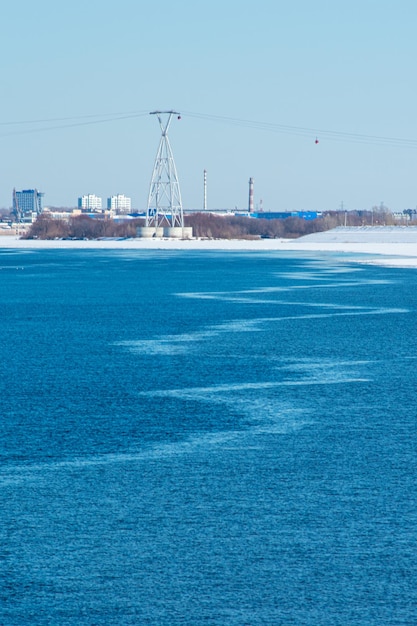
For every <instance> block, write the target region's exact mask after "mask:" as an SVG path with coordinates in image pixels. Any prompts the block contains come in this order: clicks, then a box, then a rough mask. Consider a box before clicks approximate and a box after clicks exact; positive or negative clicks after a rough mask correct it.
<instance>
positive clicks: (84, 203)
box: [78, 193, 102, 211]
mask: <svg viewBox="0 0 417 626" xmlns="http://www.w3.org/2000/svg"><path fill="white" fill-rule="evenodd" d="M78 208H79V209H81V210H82V211H101V208H102V200H101V198H99V196H96V195H94V194H93V193H90V194H88V195H86V196H81V198H78Z"/></svg>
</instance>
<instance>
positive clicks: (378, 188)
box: [0, 0, 417, 211]
mask: <svg viewBox="0 0 417 626" xmlns="http://www.w3.org/2000/svg"><path fill="white" fill-rule="evenodd" d="M54 8H55V5H54V4H52V2H51V0H38V2H36V3H32V2H29V0H21V2H19V3H17V4H16V3H9V4H7V5H6V6H5V7H4V9H3V12H2V25H3V34H2V38H1V41H0V52H1V53H2V56H3V58H5V59H6V58H7V59H8V62H7V63H5V64H4V67H3V69H2V84H3V97H2V101H1V105H0V110H1V116H0V135H1V139H2V141H1V150H0V171H1V176H0V206H1V207H6V208H7V207H10V206H11V195H10V194H11V189H13V187H15V188H17V189H23V188H35V187H38V188H40V189H42V190H44V191H45V194H46V195H45V204H46V205H50V206H72V205H73V204H74V199H76V198H77V197H78V196H79V194H80V190H81V191H82V190H84V189H85V190H89V189H91V190H96V193H99V194H100V195H101V196H102V197H103V198H108V197H110V196H111V195H112V194H113V193H114V190H115V189H116V190H120V189H122V190H123V193H125V194H126V196H128V197H130V198H131V199H132V206H133V207H135V208H136V209H138V210H145V209H146V204H147V199H148V193H149V185H150V181H151V177H152V168H153V162H154V158H155V154H156V152H157V148H158V142H159V138H160V131H159V128H158V126H157V124H156V123H155V119H153V118H152V117H151V116H150V115H149V113H150V112H151V111H154V110H155V109H165V108H167V109H175V110H177V111H179V112H180V113H181V120H175V123H174V122H173V123H172V125H171V128H170V141H171V145H172V149H173V153H174V156H175V162H176V165H177V171H178V177H179V182H180V186H181V195H182V201H183V206H184V209H191V208H193V209H197V208H202V207H203V172H204V170H206V171H207V208H208V209H221V208H225V209H234V208H235V207H237V208H239V209H245V208H246V205H247V181H248V179H249V178H250V177H253V178H254V180H255V186H254V205H255V207H256V206H259V205H260V204H262V206H263V208H264V209H265V210H271V211H282V210H336V209H338V208H339V207H340V205H341V202H343V203H344V206H345V208H346V209H347V210H353V209H370V208H371V207H372V206H378V205H380V203H381V202H383V203H384V205H385V206H387V207H389V208H390V209H392V210H399V211H401V210H404V209H407V208H414V207H415V206H416V205H417V189H416V185H415V182H414V180H415V169H416V165H415V162H416V157H417V119H416V116H415V108H416V99H417V94H416V87H415V83H414V81H413V80H412V77H413V76H414V59H415V58H416V56H417V40H416V37H415V33H414V30H415V29H414V25H415V23H416V21H417V4H416V3H415V2H414V0H399V1H398V2H396V3H393V2H392V0H379V1H378V2H377V1H376V0H352V1H351V2H350V3H348V4H342V3H335V2H334V3H329V2H328V1H327V0H317V1H316V2H314V3H312V2H311V1H310V0H294V2H292V3H288V2H284V1H283V0H260V1H259V2H257V3H256V5H254V4H253V3H249V2H247V1H246V0H240V1H239V2H238V1H237V0H229V2H227V3H224V2H220V1H219V0H213V2H212V3H211V4H210V10H208V9H207V6H206V5H204V4H198V3H187V2H177V3H171V2H168V1H167V0H161V2H159V3H158V4H157V5H153V4H152V3H146V4H143V3H137V2H136V1H135V0H119V2H118V3H117V5H116V4H114V3H113V2H109V1H106V0H105V1H104V2H102V3H100V4H96V3H85V2H84V3H81V2H80V1H79V0H74V1H73V2H72V3H70V4H65V5H63V6H62V7H60V11H59V14H58V13H57V12H56V10H54ZM80 15H82V19H81V20H80ZM161 15H163V16H164V19H163V20H161V19H160V16H161ZM17 25H18V26H19V28H18V45H17V41H16V32H17V31H16V26H17ZM92 26H94V33H95V36H94V37H92V36H91V32H92ZM33 33H36V37H34V35H33ZM117 33H123V36H122V37H121V36H116V35H117ZM173 33H175V37H174V36H173ZM115 34H116V35H115ZM23 84H24V94H25V97H22V85H23ZM317 142H318V143H317ZM75 201H76V200H75Z"/></svg>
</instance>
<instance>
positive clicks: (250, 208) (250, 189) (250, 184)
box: [248, 178, 254, 213]
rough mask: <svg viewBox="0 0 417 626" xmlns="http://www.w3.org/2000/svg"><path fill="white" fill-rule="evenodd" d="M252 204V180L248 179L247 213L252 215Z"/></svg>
mask: <svg viewBox="0 0 417 626" xmlns="http://www.w3.org/2000/svg"><path fill="white" fill-rule="evenodd" d="M253 209H254V203H253V178H249V207H248V211H249V213H253Z"/></svg>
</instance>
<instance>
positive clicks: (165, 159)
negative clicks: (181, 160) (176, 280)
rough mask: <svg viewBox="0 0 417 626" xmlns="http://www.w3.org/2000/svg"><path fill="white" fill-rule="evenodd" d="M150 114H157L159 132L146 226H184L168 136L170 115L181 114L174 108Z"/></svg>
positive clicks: (178, 186)
mask: <svg viewBox="0 0 417 626" xmlns="http://www.w3.org/2000/svg"><path fill="white" fill-rule="evenodd" d="M150 115H156V116H157V118H158V121H159V126H160V127H161V133H162V134H161V140H160V142H159V148H158V152H157V153H156V158H155V165H154V168H153V174H152V180H151V185H150V188H149V197H148V208H147V211H146V226H147V227H152V226H154V227H155V230H156V229H157V228H158V227H163V226H171V227H179V228H184V214H183V211H182V202H181V192H180V185H179V182H178V176H177V170H176V167H175V161H174V156H173V154H172V150H171V145H170V143H169V139H168V129H169V125H170V123H171V119H172V116H173V115H176V116H177V117H178V119H181V116H180V114H179V113H177V112H176V111H152V112H151V113H150ZM166 116H168V117H166Z"/></svg>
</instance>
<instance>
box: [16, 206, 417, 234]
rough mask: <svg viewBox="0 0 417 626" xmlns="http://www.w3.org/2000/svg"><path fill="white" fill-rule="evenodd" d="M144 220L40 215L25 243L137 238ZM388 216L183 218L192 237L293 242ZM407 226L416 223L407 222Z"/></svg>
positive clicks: (389, 218)
mask: <svg viewBox="0 0 417 626" xmlns="http://www.w3.org/2000/svg"><path fill="white" fill-rule="evenodd" d="M144 223H145V221H144V219H143V218H138V219H131V220H121V221H117V219H116V220H115V219H112V218H108V217H106V218H102V217H98V218H91V217H89V216H88V215H77V216H74V217H69V219H68V220H58V219H55V218H52V217H51V216H49V215H48V214H47V213H42V214H41V215H39V216H38V218H37V220H36V221H35V222H34V223H33V224H31V226H30V228H29V229H28V231H27V232H26V233H25V235H23V238H24V239H57V238H58V239H67V238H69V239H98V238H100V237H123V238H131V237H136V231H137V228H138V227H139V226H144ZM400 223H401V222H400V221H399V220H398V219H395V216H394V215H393V214H392V213H390V212H383V211H381V212H372V211H349V212H341V211H330V212H327V213H323V214H322V216H321V217H319V218H317V219H312V220H305V219H302V218H299V217H287V218H284V219H267V218H266V217H265V218H259V217H257V218H256V219H254V218H251V217H244V216H235V215H224V216H219V215H214V214H212V213H194V214H191V215H190V214H189V215H185V216H184V225H185V226H188V227H192V229H193V236H194V237H204V238H213V239H277V238H283V239H296V238H298V237H302V236H303V235H309V234H311V233H317V232H323V231H327V230H331V229H333V228H336V227H338V226H366V225H384V226H391V225H398V224H400ZM408 223H409V224H412V223H417V221H415V222H413V221H411V222H408Z"/></svg>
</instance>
